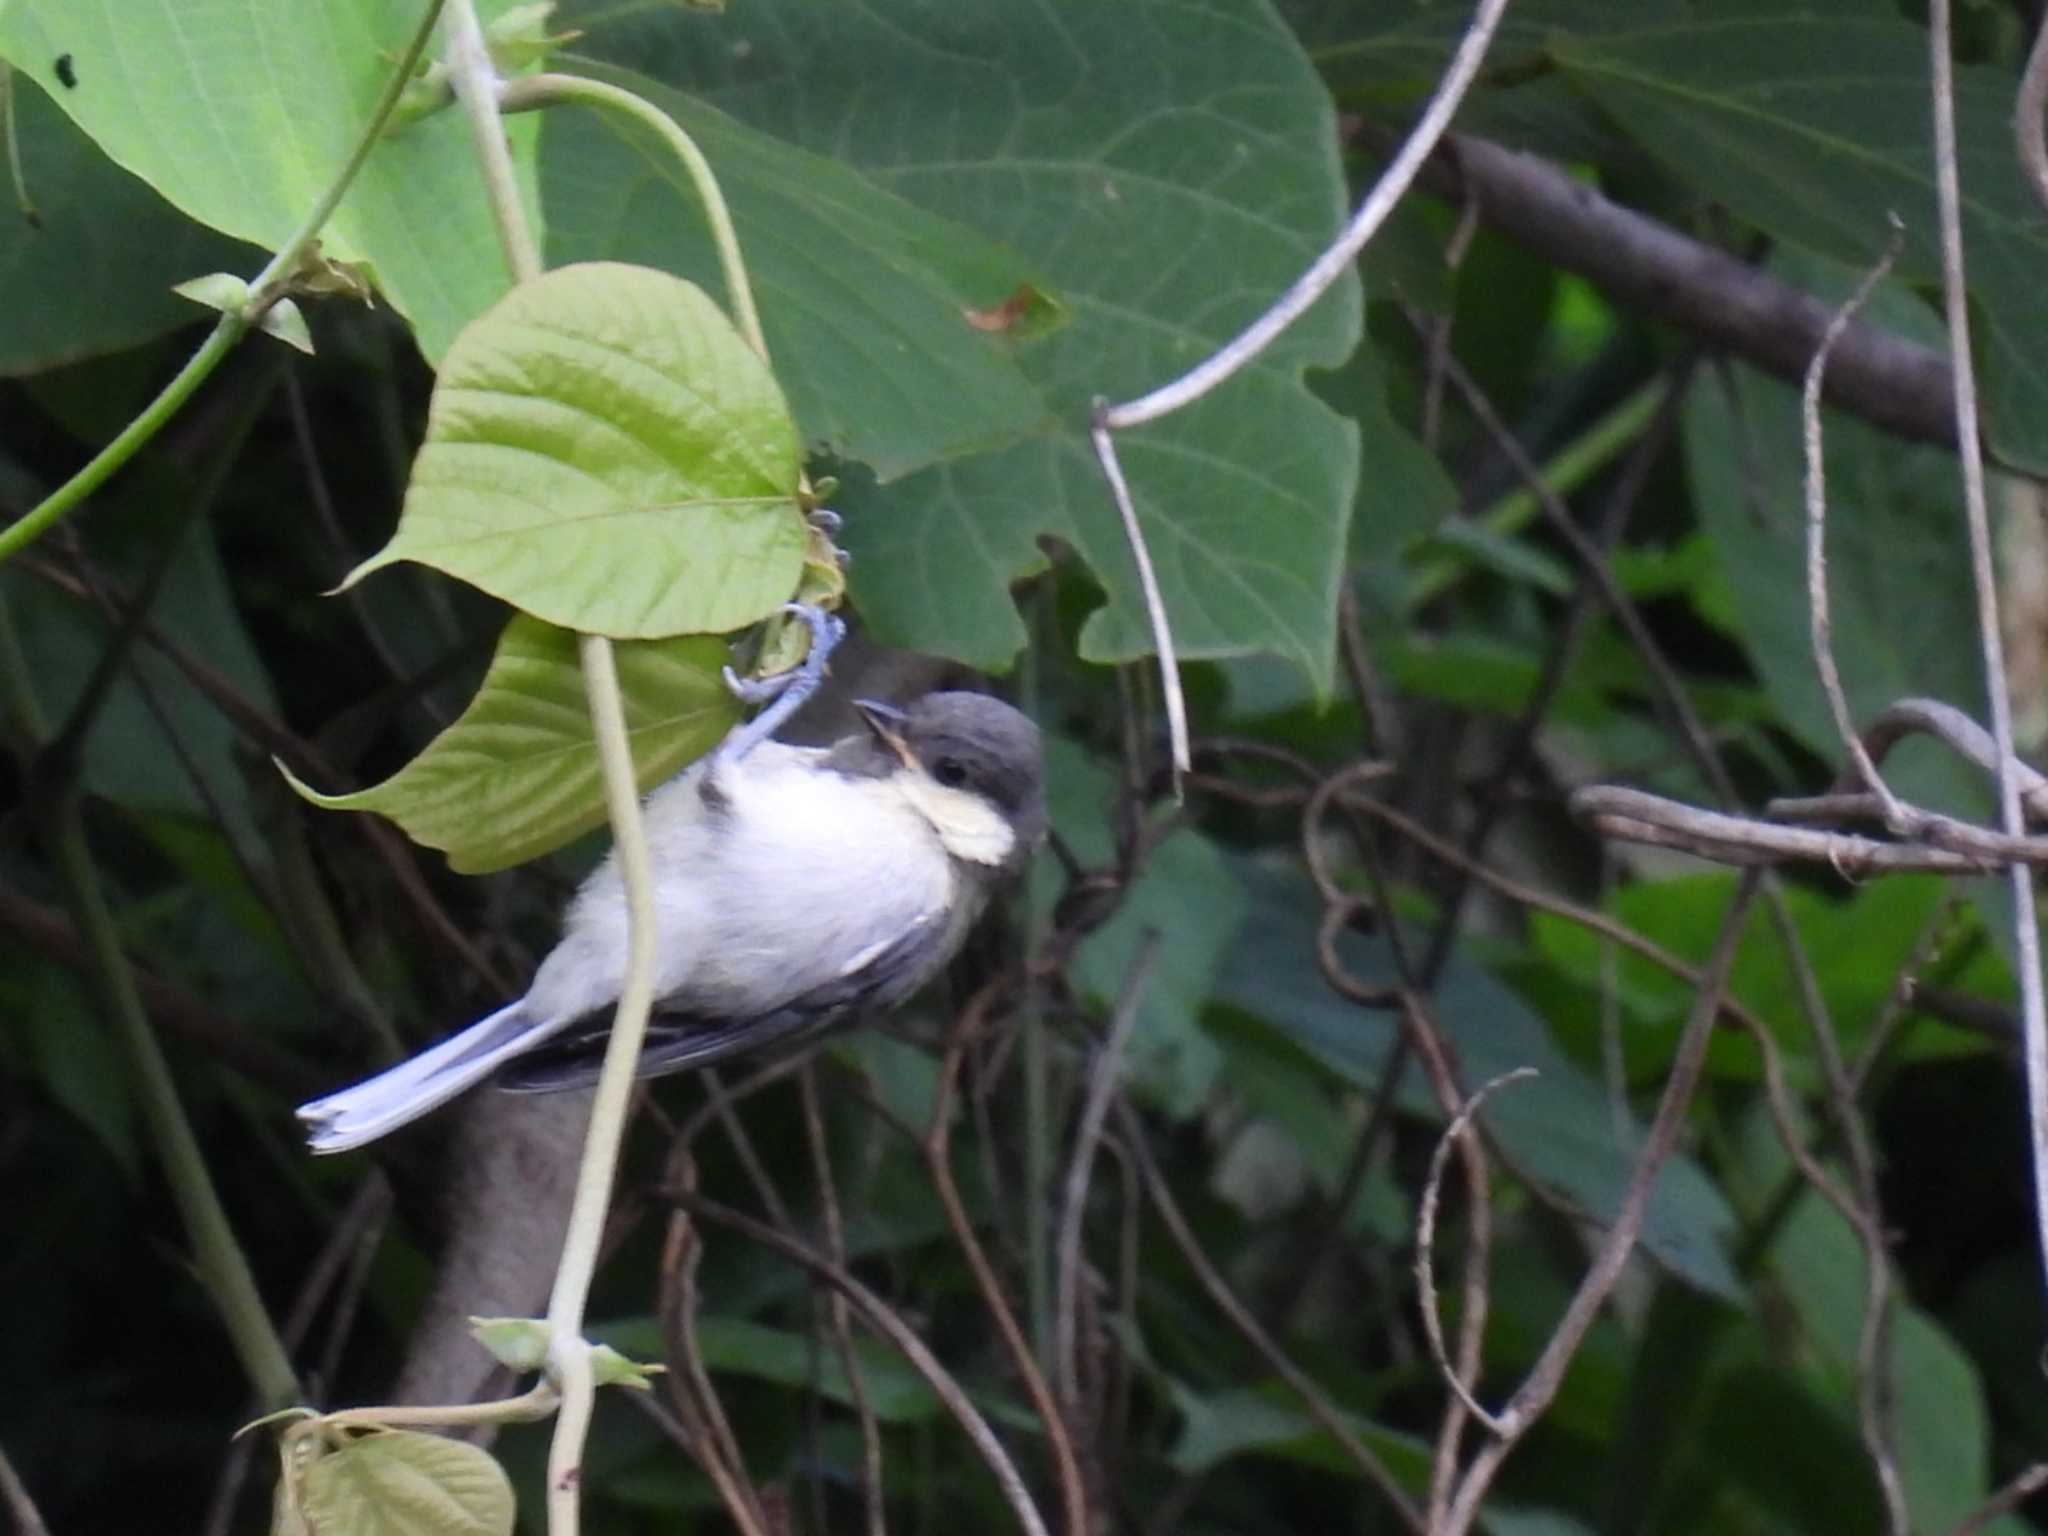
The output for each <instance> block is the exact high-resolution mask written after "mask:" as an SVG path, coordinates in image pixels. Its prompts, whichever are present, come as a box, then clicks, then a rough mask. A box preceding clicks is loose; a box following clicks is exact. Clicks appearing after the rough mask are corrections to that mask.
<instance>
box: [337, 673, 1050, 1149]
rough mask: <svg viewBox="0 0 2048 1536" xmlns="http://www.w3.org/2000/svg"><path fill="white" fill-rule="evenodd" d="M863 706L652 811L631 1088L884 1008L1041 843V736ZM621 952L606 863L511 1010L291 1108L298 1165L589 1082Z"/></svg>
mask: <svg viewBox="0 0 2048 1536" xmlns="http://www.w3.org/2000/svg"><path fill="white" fill-rule="evenodd" d="M856 707H857V708H858V709H859V711H860V713H861V716H862V719H863V721H864V722H865V728H864V729H861V730H859V731H856V732H855V734H853V735H851V736H847V737H845V738H843V739H842V740H840V741H838V742H837V743H835V744H834V745H832V746H830V747H818V748H804V747H793V746H786V745H784V744H782V743H780V742H776V741H762V742H760V743H759V744H758V745H750V746H749V747H748V749H746V750H745V751H743V752H741V753H733V752H729V751H721V752H719V753H717V754H714V755H713V756H711V757H709V758H705V759H702V760H700V761H699V762H697V763H695V764H693V765H692V766H691V767H690V768H689V769H687V770H686V771H685V772H683V773H682V774H681V775H679V776H678V777H676V778H674V779H672V780H670V781H669V782H668V783H666V784H664V785H662V786H661V788H659V789H657V790H655V791H654V792H653V793H652V794H651V795H649V796H648V797H647V799H646V802H645V822H646V833H647V845H648V853H649V855H650V857H651V860H652V863H653V868H654V899H655V908H656V930H657V935H658V940H657V951H658V953H657V958H656V962H655V970H656V975H655V989H654V993H655V999H656V1001H655V1004H654V1014H653V1017H652V1019H651V1020H650V1022H649V1025H648V1031H647V1041H646V1044H645V1046H644V1047H643V1049H642V1053H641V1057H640V1075H641V1076H643V1077H655V1076H659V1075H661V1074H664V1073H668V1072H679V1071H682V1070H684V1069H685V1068H689V1067H700V1066H705V1065H708V1064H710V1063H712V1062H716V1061H721V1060H724V1059H726V1058H728V1057H732V1056H736V1055H739V1054H742V1053H753V1052H760V1051H768V1050H776V1051H781V1050H787V1049H789V1048H791V1047H793V1046H796V1045H799V1044H801V1043H803V1042H806V1041H809V1040H811V1039H813V1038H815V1037H817V1036H818V1035H820V1034H822V1033H824V1032H825V1031H827V1030H830V1029H834V1028H836V1027H839V1026H841V1025H843V1024H851V1023H855V1022H858V1021H859V1020H860V1019H862V1018H864V1017H867V1016H870V1015H873V1014H876V1013H879V1012H882V1011H884V1010H887V1009H890V1008H893V1007H895V1006H897V1005H898V1004H900V1003H902V1002H903V1001H904V1000H905V999H907V998H908V997H909V996H910V995H911V993H913V992H915V991H916V990H917V989H918V988H919V987H920V986H921V985H923V984H924V982H926V981H927V980H929V979H930V978H931V977H932V975H933V974H934V973H936V972H937V971H938V970H939V968H940V967H941V966H943V965H944V964H945V963H946V962H947V960H949V959H951V958H952V956H953V954H954V953H955V951H957V950H958V949H959V947H960V944H961V941H962V940H963V939H964V938H965V937H966V935H967V932H968V930H969V929H970V928H971V927H972V926H973V924H974V921H975V919H976V918H977V917H978V916H979V915H980V914H981V911H982V909H983V907H984V905H985V904H986V902H987V900H988V896H989V893H990V891H991V890H992V889H993V888H994V887H995V886H996V885H997V884H998V883H1000V882H1001V881H1003V880H1005V879H1006V878H1009V877H1011V876H1014V875H1015V874H1016V873H1017V872H1018V871H1019V870H1021V869H1022V868H1023V866H1024V865H1025V863H1026V862H1027V861H1028V860H1029V859H1030V856H1031V854H1032V851H1033V849H1034V848H1035V847H1036V846H1037V844H1038V842H1039V841H1040V839H1041V838H1042V837H1043V835H1044V832H1045V827H1046V814H1045V797H1044V783H1043V780H1044V764H1043V753H1042V749H1041V746H1040V742H1039V735H1038V730H1037V728H1036V727H1035V726H1034V725H1032V723H1031V722H1030V721H1029V720H1028V719H1026V718H1025V717H1024V716H1023V715H1021V714H1019V713H1018V712H1017V711H1016V710H1014V709H1012V708H1011V707H1010V706H1009V705H1007V704H1004V703H1002V702H1001V701H1000V700H997V699H992V698H988V697H986V696H984V695H981V694H975V693H934V694H928V695H926V696H925V697H923V698H921V699H918V700H917V701H915V702H914V703H912V704H911V705H910V706H909V707H908V708H906V709H903V710H897V709H893V708H890V707H889V706H887V705H882V704H876V703H871V702H867V701H862V702H861V703H860V704H859V705H857V706H856ZM625 954H626V900H625V891H624V887H623V884H622V882H621V880H620V876H619V871H618V868H617V863H616V857H612V858H607V859H606V860H605V861H604V863H603V864H601V865H599V866H598V868H597V869H596V871H595V872H594V873H592V874H591V876H590V877H589V879H587V880H585V881H584V883H583V885H582V888H581V889H580V890H578V892H577V893H576V896H575V898H574V900H573V901H571V902H570V904H569V907H568V910H567V913H566V915H565V917H564V920H563V931H562V938H561V941H560V942H559V943H558V944H556V946H555V947H554V949H553V950H552V951H551V952H550V953H549V955H548V956H547V958H546V959H545V960H543V961H542V962H541V965H540V968H539V970H538V971H537V972H536V973H535V975H534V978H533V985H532V986H531V987H530V988H529V989H528V990H527V993H526V995H525V996H524V997H522V998H520V999H519V1001H517V1002H515V1003H512V1004H510V1005H509V1006H507V1007H504V1008H501V1009H499V1010H498V1011H497V1012H496V1013H494V1014H492V1015H490V1016H489V1017H488V1018H485V1019H483V1020H480V1021H479V1022H477V1023H475V1024H472V1025H471V1026H470V1027H469V1028H467V1029H465V1030H463V1031H461V1032H460V1033H459V1034H456V1035H453V1036H451V1037H450V1038H448V1039H447V1040H444V1041H442V1042H441V1043H440V1044H439V1045H436V1046H433V1047H431V1048H429V1049H427V1050H425V1051H422V1052H420V1053H419V1054H418V1055H416V1056H414V1057H411V1058H410V1059H409V1060H406V1061H404V1062H401V1063H399V1064H398V1065H397V1066H395V1067H392V1068H390V1069H389V1070H388V1071H385V1072H381V1073H379V1074H378V1075H377V1076H375V1077H372V1078H369V1079H367V1080H366V1081H364V1082H361V1083H357V1084H356V1085H355V1086H353V1087H351V1088H344V1089H342V1090H341V1091H339V1092H337V1093H333V1094H329V1095H328V1096H327V1097H325V1098H322V1099H316V1100H314V1101H313V1102H312V1103H310V1104H305V1105H302V1106H301V1107H300V1109H299V1111H298V1114H299V1118H300V1119H301V1120H302V1121H304V1122H305V1124H306V1127H307V1133H308V1139H309V1141H310V1142H311V1145H312V1148H313V1150H314V1151H315V1152H341V1151H346V1150H347V1149H348V1148H351V1147H358V1146H361V1145H362V1144H363V1143H365V1142H368V1141H374V1140H376V1139H377V1138H378V1137H380V1136H383V1135H385V1134H387V1133H388V1132H390V1131H393V1130H396V1129H397V1128H398V1127H400V1126H402V1125H405V1124H408V1123H409V1122H411V1121H413V1120H415V1119H417V1118H419V1117H420V1116H421V1115H424V1114H426V1113H427V1112H428V1111H429V1110H431V1109H434V1108H436V1107H437V1106H439V1105H441V1104H444V1103H446V1102H447V1101H448V1100H449V1099H452V1098H454V1097H455V1096H456V1095H457V1094H459V1093H462V1092H463V1091H465V1090H466V1089H468V1088H470V1087H472V1086H474V1085H475V1084H477V1083H479V1082H482V1081H483V1080H484V1079H486V1078H490V1077H495V1078H496V1079H497V1082H498V1083H499V1085H500V1086H501V1087H505V1088H510V1089H513V1090H518V1091H527V1092H544V1091H548V1090H552V1089H559V1088H574V1087H580V1086H584V1085H587V1084H590V1083H594V1082H595V1081H596V1080H597V1075H598V1067H599V1064H600V1062H601V1061H602V1058H603V1054H604V1046H605V1040H606V1038H607V1035H608V1032H609V1030H610V1028H611V1015H612V1008H613V1005H614V1004H615V1003H616V1002H617V1001H618V997H619V991H620V987H621V985H622V982H623V973H624V969H625Z"/></svg>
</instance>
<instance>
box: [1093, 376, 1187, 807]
mask: <svg viewBox="0 0 2048 1536" xmlns="http://www.w3.org/2000/svg"><path fill="white" fill-rule="evenodd" d="M1088 439H1089V441H1090V442H1092V443H1094V444H1095V457H1096V459H1097V460H1098V461H1100V463H1101V465H1102V474H1103V478H1105V479H1106V480H1108V481H1109V494H1110V498H1111V500H1113V501H1115V502H1116V510H1117V515H1118V516H1119V517H1121V518H1122V519H1123V523H1124V538H1125V539H1126V540H1127V541H1129V543H1130V546H1131V558H1132V559H1133V560H1135V561H1136V562H1137V563H1138V586H1139V587H1140V589H1142V590H1143V592H1144V594H1145V617H1146V619H1147V620H1148V621H1149V622H1150V624H1151V626H1152V649H1153V650H1155V651H1157V652H1158V653H1159V689H1160V692H1162V693H1164V694H1165V695H1166V735H1167V740H1168V742H1169V743H1170V744H1171V745H1172V748H1173V793H1174V796H1175V797H1176V798H1178V797H1179V795H1180V781H1181V778H1182V776H1183V775H1185V774H1186V773H1187V772H1188V771H1189V770H1190V769H1191V768H1193V766H1194V754H1193V749H1192V748H1191V747H1190V746H1189V744H1188V704H1187V699H1186V697H1185V696H1184V695H1183V694H1182V692H1181V687H1180V660H1179V657H1178V656H1177V655H1176V653H1175V651H1174V646H1173V627H1172V626H1171V625H1170V624H1168V623H1167V622H1166V599H1165V598H1164V597H1162V596H1161V595H1160V592H1159V577H1158V576H1157V575H1156V574H1154V572H1153V570H1152V552H1151V550H1149V549H1147V548H1146V547H1145V531H1144V529H1142V528H1141V527H1139V526H1138V509H1137V508H1136V507H1135V506H1133V505H1132V504H1131V488H1130V486H1129V485H1127V484H1126V483H1125V482H1124V468H1123V465H1122V464H1120V463H1119V462H1118V461H1117V456H1116V440H1115V439H1114V438H1112V437H1111V436H1110V435H1109V429H1108V428H1107V427H1105V426H1104V425H1103V424H1102V417H1101V414H1100V412H1099V411H1098V413H1097V416H1096V420H1095V424H1094V426H1093V427H1091V428H1090V429H1089V432H1088Z"/></svg>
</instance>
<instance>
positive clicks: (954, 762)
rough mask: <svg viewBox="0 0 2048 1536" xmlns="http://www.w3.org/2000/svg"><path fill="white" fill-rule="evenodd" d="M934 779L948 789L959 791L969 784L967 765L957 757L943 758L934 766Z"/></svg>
mask: <svg viewBox="0 0 2048 1536" xmlns="http://www.w3.org/2000/svg"><path fill="white" fill-rule="evenodd" d="M932 777H933V778H935V779H937V780H938V781H939V782H940V783H941V784H943V785H945V786H946V787H947V788H948V789H958V788H959V787H960V786H961V785H962V784H965V783H966V782H967V765H966V764H965V763H963V762H961V761H960V759H959V758H957V757H942V758H940V759H939V760H938V761H937V762H936V763H933V764H932Z"/></svg>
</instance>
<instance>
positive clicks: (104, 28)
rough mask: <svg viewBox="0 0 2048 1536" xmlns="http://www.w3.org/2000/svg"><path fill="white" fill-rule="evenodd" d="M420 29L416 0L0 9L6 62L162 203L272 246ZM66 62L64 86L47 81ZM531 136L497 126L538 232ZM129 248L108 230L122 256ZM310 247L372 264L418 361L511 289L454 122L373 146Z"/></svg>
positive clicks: (298, 216)
mask: <svg viewBox="0 0 2048 1536" xmlns="http://www.w3.org/2000/svg"><path fill="white" fill-rule="evenodd" d="M505 8H506V6H505V3H504V0H497V3H487V4H485V5H484V6H483V7H482V9H483V10H484V11H485V12H486V13H488V14H491V15H495V14H496V13H497V12H499V11H502V10H504V9H505ZM419 20H420V7H419V5H418V4H417V3H416V0H326V3H323V4H322V5H320V6H318V7H315V8H312V9H311V10H309V9H308V7H306V6H305V5H303V4H301V3H300V0H119V3H111V0H99V3H91V4H78V3H76V0H14V3H13V4H11V5H9V6H5V7H0V56H4V57H5V58H7V59H8V60H10V61H11V62H12V63H13V64H14V65H15V67H16V68H17V69H18V70H20V71H21V72H22V73H24V74H27V75H29V76H31V77H33V78H34V79H35V80H36V82H37V83H38V84H40V85H42V86H43V88H44V89H45V90H46V91H48V92H49V93H50V95H51V96H52V97H53V98H54V99H55V100H56V102H57V104H58V105H59V106H60V107H62V108H63V110H64V111H65V112H67V113H69V114H70V116H71V117H72V119H73V120H74V121H75V122H76V123H77V124H78V126H79V127H80V128H82V129H84V130H85V132H86V133H88V134H90V135H91V136H92V138H93V139H94V140H95V141H96V142H97V143H98V144H99V146H100V148H101V149H103V150H104V151H105V152H106V153H107V154H108V155H110V156H112V157H113V159H114V160H115V161H116V162H117V163H119V164H120V165H121V166H122V167H123V168H125V169H126V170H128V171H130V172H132V173H134V174H135V175H137V176H139V177H141V178H142V179H143V180H144V181H146V182H148V183H149V184H150V185H151V186H152V187H154V188H155V189H156V190H157V191H158V192H159V193H161V194H162V195H163V197H165V198H166V199H167V200H169V201H170V202H171V203H172V204H174V205H175V206H177V207H178V208H181V209H183V210H184V211H185V212H186V213H188V214H190V215H191V216H192V217H193V218H195V219H198V220H199V221H200V222H201V223H204V224H208V225H211V226H212V227H213V228H215V229H217V230H221V231H223V232H225V233H227V234H230V235H233V236H235V237H236V238H238V239H242V240H247V241H250V242H252V243H253V244H256V245H259V246H261V247H263V248H264V249H266V250H276V249H277V248H279V247H280V246H282V245H283V244H284V243H285V241H286V240H287V239H289V238H290V236H291V234H292V232H293V231H294V230H295V229H296V228H297V227H298V225H299V223H300V221H301V220H303V219H304V218H305V216H306V215H307V214H308V213H309V212H310V211H311V210H312V209H313V207H314V206H315V204H316V203H318V201H319V199H320V197H321V196H322V194H323V193H325V192H326V191H327V189H328V188H329V187H330V186H331V185H332V184H333V182H334V179H335V177H336V176H337V175H338V174H339V172H340V171H341V168H342V166H343V165H344V164H345V163H346V162H347V160H348V157H349V154H350V153H351V151H352V150H353V149H354V147H355V145H356V143H357V141H358V139H359V138H360V137H361V134H362V132H363V129H364V127H365V126H366V125H367V124H368V122H369V119H370V113H371V110H372V109H373V108H374V106H375V105H376V102H377V98H378V97H379V95H381V94H382V92H383V89H384V86H385V83H386V82H387V80H388V79H389V78H390V74H391V71H392V69H393V67H394V65H395V62H396V60H397V58H398V56H399V54H400V53H401V52H403V50H404V48H405V45H406V43H407V42H408V40H409V39H410V38H411V36H412V34H413V32H414V31H415V30H416V29H417V28H418V25H419ZM60 55H62V56H64V57H67V58H68V59H69V60H70V61H71V64H70V68H71V73H72V76H73V78H74V79H75V80H76V81H77V85H76V86H75V88H71V87H65V86H62V85H60V84H59V83H58V81H57V76H56V69H55V63H56V60H57V58H58V57H59V56H60ZM537 131H538V125H537V124H536V123H533V122H531V121H523V120H521V119H519V118H517V117H515V118H512V119H510V120H508V121H507V123H506V132H507V135H508V137H509V138H510V140H511V143H512V150H513V156H514V160H515V163H516V164H517V165H518V166H519V168H520V169H519V174H520V176H521V178H522V180H523V181H524V182H525V183H527V184H528V187H527V192H528V195H527V204H528V217H529V218H531V219H534V220H535V227H536V228H538V207H537V203H536V200H535V199H534V198H533V196H532V195H531V187H530V183H531V179H532V176H531V167H532V159H533V142H534V136H535V134H536V133H537ZM107 227H108V229H109V232H110V234H111V233H113V231H114V230H115V229H116V226H107ZM130 234H131V232H129V231H127V230H119V232H118V237H119V238H120V239H121V240H122V241H123V245H122V247H121V248H122V250H123V251H124V252H125V251H126V250H127V249H128V246H127V244H126V241H127V240H128V239H129V238H130ZM321 241H322V245H323V248H324V249H325V252H326V254H327V255H328V256H330V257H335V258H338V259H342V260H348V261H363V262H368V263H370V264H371V265H372V266H373V267H374V268H375V270H376V274H377V281H378V286H379V287H380V289H381V290H382V291H383V293H384V295H385V297H386V298H388V299H389V300H390V301H391V303H392V305H393V307H395V308H396V309H397V310H398V311H399V312H400V313H401V314H403V315H405V316H406V318H408V319H409V320H411V321H412V323H413V326H414V329H415V330H416V331H417V333H418V335H419V341H420V346H421V349H422V350H423V351H424V352H425V353H426V354H427V356H428V357H429V358H434V357H438V356H439V355H440V354H441V352H442V351H443V350H444V349H445V348H446V347H447V346H448V344H449V342H450V341H451V340H452V339H453V338H454V336H455V333H456V332H457V331H458V330H460V329H461V327H462V326H463V324H464V323H465V322H466V321H468V320H469V319H471V318H472V317H473V316H475V315H477V314H479V313H481V312H482V311H483V309H484V308H485V307H486V306H488V305H489V304H490V303H491V302H492V301H493V300H494V299H496V298H497V297H498V295H499V294H500V293H502V292H503V291H504V290H505V287H506V284H507V283H508V282H509V281H510V274H509V272H508V269H507V268H506V265H505V258H504V256H503V255H502V254H501V252H500V249H499V243H498V237H497V232H496V229H495V226H494V225H493V223H492V220H491V214H490V207H489V203H488V200H487V198H486V196H485V191H484V185H483V178H482V177H480V176H479V175H478V174H477V169H476V152H475V150H474V149H473V148H472V146H471V143H470V139H469V130H468V127H467V126H466V124H465V123H464V122H463V120H462V115H461V114H460V113H459V112H454V111H447V112H441V113H437V114H435V115H434V116H432V117H429V118H426V119H423V120H421V121H418V122H414V123H411V124H408V125H407V126H406V127H405V128H404V129H403V130H402V131H400V132H398V133H395V134H393V135H391V136H390V137H388V138H386V139H385V140H384V141H383V142H381V143H380V144H379V145H378V146H377V147H376V149H375V150H374V151H373V152H372V153H371V155H370V158H369V161H368V163H367V164H365V165H364V167H363V169H362V172H361V174H360V175H359V176H358V177H357V179H356V182H355V184H354V186H353V187H352V188H351V189H350V192H349V195H348V197H347V198H346V199H345V200H344V201H343V202H342V204H341V206H340V207H339V208H338V209H336V210H335V213H334V216H333V217H332V218H331V219H330V220H328V223H327V227H326V229H325V230H324V231H322V234H321ZM137 248H140V246H139V245H138V247H137ZM153 264H154V263H153V261H152V265H153ZM221 264H222V263H221V262H220V261H219V260H218V259H217V258H216V259H213V260H210V261H205V262H191V263H188V264H186V265H185V268H184V271H185V272H186V273H189V272H191V271H192V270H194V269H195V268H197V269H198V270H201V271H204V270H206V269H207V268H209V267H212V266H219V265H221ZM37 291H41V290H40V289H38V290H37Z"/></svg>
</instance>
